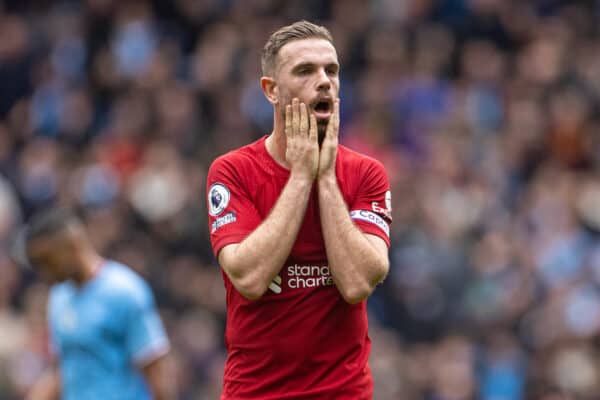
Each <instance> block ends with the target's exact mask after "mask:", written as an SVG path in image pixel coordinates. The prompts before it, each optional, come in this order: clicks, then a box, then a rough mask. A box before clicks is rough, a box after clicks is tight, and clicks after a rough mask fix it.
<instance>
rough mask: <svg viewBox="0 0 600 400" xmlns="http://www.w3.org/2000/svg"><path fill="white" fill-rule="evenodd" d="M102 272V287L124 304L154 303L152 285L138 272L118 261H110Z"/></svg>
mask: <svg viewBox="0 0 600 400" xmlns="http://www.w3.org/2000/svg"><path fill="white" fill-rule="evenodd" d="M103 268H104V271H102V272H101V279H102V282H101V287H102V289H103V291H106V292H107V293H108V294H110V295H111V296H112V297H113V298H114V299H115V300H116V301H118V302H122V303H123V304H131V303H133V304H146V303H149V302H151V301H152V290H151V289H150V285H148V283H147V282H146V281H145V280H144V279H143V278H142V277H141V276H140V275H138V273H137V272H135V271H133V270H132V269H131V268H129V267H128V266H126V265H124V264H121V263H119V262H116V261H112V260H108V261H106V264H105V265H104V267H103Z"/></svg>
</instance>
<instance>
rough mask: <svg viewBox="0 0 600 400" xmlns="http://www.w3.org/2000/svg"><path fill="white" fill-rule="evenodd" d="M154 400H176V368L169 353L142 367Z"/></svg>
mask: <svg viewBox="0 0 600 400" xmlns="http://www.w3.org/2000/svg"><path fill="white" fill-rule="evenodd" d="M142 371H143V373H144V375H145V376H146V380H147V381H148V385H149V386H150V390H151V391H152V397H153V399H154V400H174V399H176V398H177V387H176V384H175V381H176V380H175V379H173V375H174V369H173V365H172V361H171V359H170V357H169V356H168V355H165V356H162V357H160V358H159V359H157V360H155V361H153V362H152V363H150V364H148V365H146V366H145V367H143V368H142Z"/></svg>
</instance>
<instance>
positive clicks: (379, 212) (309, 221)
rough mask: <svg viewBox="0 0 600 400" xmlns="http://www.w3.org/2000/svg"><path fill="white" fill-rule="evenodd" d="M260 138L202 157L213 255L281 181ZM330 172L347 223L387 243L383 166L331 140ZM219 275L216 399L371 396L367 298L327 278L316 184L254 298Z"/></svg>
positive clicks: (281, 171)
mask: <svg viewBox="0 0 600 400" xmlns="http://www.w3.org/2000/svg"><path fill="white" fill-rule="evenodd" d="M265 140H266V136H265V137H263V138H261V139H259V140H258V141H256V142H254V143H252V144H250V145H247V146H245V147H242V148H240V149H238V150H235V151H233V152H230V153H227V154H225V155H224V156H221V157H219V158H218V159H216V160H215V161H214V162H213V164H212V165H211V168H210V170H209V173H208V181H207V194H208V195H207V205H208V214H209V230H210V237H211V241H212V246H213V251H214V253H215V256H217V257H218V253H219V251H220V250H221V249H222V248H223V247H224V246H226V245H228V244H232V243H239V242H241V241H243V240H244V239H245V238H246V237H247V236H248V235H249V234H250V233H252V232H253V231H254V230H255V229H256V228H257V227H258V226H259V225H260V223H261V222H262V221H263V220H264V219H265V218H267V216H268V215H269V212H270V211H271V209H272V208H273V206H274V205H275V203H276V201H277V199H278V198H279V196H280V194H281V192H282V190H283V188H284V186H285V185H286V183H287V180H288V178H289V174H290V173H289V171H288V170H287V169H285V168H284V167H282V166H281V165H279V164H277V163H276V162H275V161H274V160H273V158H272V157H271V156H270V155H269V153H268V152H267V150H266V146H265ZM336 175H337V180H338V185H339V187H340V190H341V193H342V195H343V198H344V200H345V203H346V205H347V207H348V212H349V215H350V217H351V218H352V220H353V221H354V223H355V224H356V225H357V226H358V227H359V228H360V229H361V230H362V231H363V232H365V233H368V234H372V235H376V236H378V237H380V238H381V239H383V240H384V241H385V242H386V243H387V244H388V246H389V230H390V223H391V217H390V214H391V206H390V203H391V198H390V187H389V181H388V178H387V175H386V173H385V170H384V168H383V166H382V164H381V163H379V162H378V161H376V160H375V159H373V158H370V157H367V156H365V155H362V154H359V153H357V152H354V151H352V150H350V149H348V148H346V147H344V146H342V145H340V146H339V147H338V153H337V159H336ZM264 256H265V257H269V255H268V254H265V255H264ZM222 275H223V279H224V282H225V288H226V292H227V325H226V331H225V344H226V347H227V350H228V356H227V361H226V365H225V373H224V386H223V394H222V399H240V400H244V399H261V400H268V399H321V398H322V399H329V398H336V399H352V400H360V399H370V398H371V396H372V378H371V373H370V370H369V366H368V363H367V360H368V356H369V352H370V339H369V337H368V327H367V314H366V302H361V303H358V304H354V305H351V304H348V303H347V302H345V301H344V299H343V298H342V297H341V295H340V293H339V291H338V290H337V289H336V287H335V285H334V283H333V278H332V277H331V273H330V271H329V266H328V262H327V255H326V251H325V243H324V240H323V235H322V232H321V222H320V217H319V204H318V196H317V192H316V185H315V186H313V189H312V192H311V194H310V198H309V204H308V206H307V209H306V214H305V217H304V221H303V223H302V226H301V227H300V231H299V233H298V236H297V239H296V242H295V243H294V245H293V248H292V251H291V253H290V255H289V258H288V259H287V261H286V262H285V264H284V265H282V266H281V271H280V273H279V274H278V275H277V277H276V278H275V279H274V281H273V282H272V283H271V284H270V285H269V289H268V290H267V292H266V293H265V294H264V295H263V296H262V297H261V298H260V299H259V300H256V301H249V300H247V299H245V298H244V297H243V296H241V295H240V294H239V292H237V290H236V289H235V287H234V286H233V284H232V283H231V281H230V280H229V278H228V277H227V275H226V274H225V273H224V272H223V273H222ZM332 396H335V397H332Z"/></svg>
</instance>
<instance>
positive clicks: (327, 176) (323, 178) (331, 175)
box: [319, 170, 337, 186]
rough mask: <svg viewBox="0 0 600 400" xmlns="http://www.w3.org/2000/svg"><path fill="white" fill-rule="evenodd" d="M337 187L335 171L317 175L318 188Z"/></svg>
mask: <svg viewBox="0 0 600 400" xmlns="http://www.w3.org/2000/svg"><path fill="white" fill-rule="evenodd" d="M332 185H337V177H336V176H335V171H333V170H329V171H326V172H323V173H322V174H319V186H332Z"/></svg>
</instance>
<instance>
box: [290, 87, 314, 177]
mask: <svg viewBox="0 0 600 400" xmlns="http://www.w3.org/2000/svg"><path fill="white" fill-rule="evenodd" d="M309 123H310V124H309ZM309 125H310V126H309ZM285 136H286V140H287V142H286V150H285V159H286V161H287V162H288V163H289V164H290V169H291V173H292V174H298V175H299V176H302V177H305V178H308V179H310V180H311V181H312V180H314V179H315V177H316V176H317V171H318V169H319V142H318V135H317V120H316V118H315V116H314V115H312V114H310V115H309V113H308V111H307V109H306V104H304V103H300V102H299V100H298V99H297V98H294V99H293V100H292V104H291V105H289V104H288V105H287V106H286V107H285Z"/></svg>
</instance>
